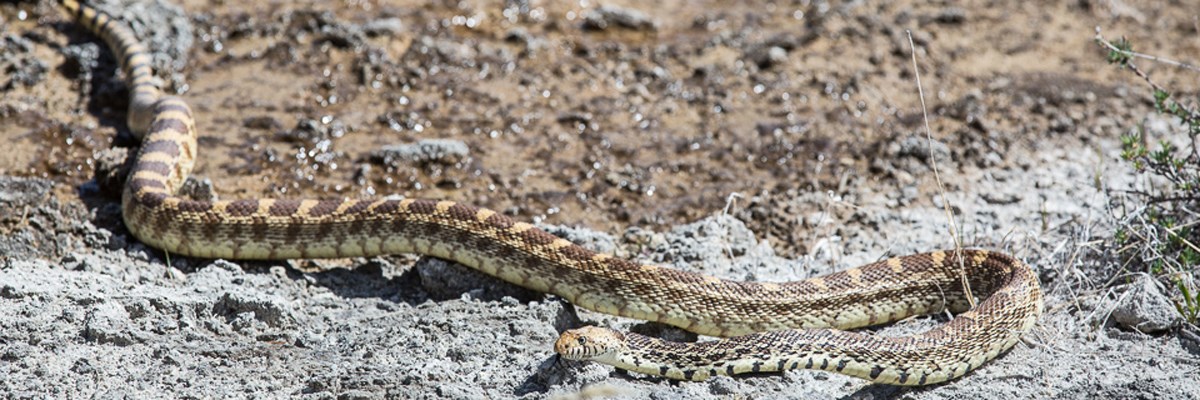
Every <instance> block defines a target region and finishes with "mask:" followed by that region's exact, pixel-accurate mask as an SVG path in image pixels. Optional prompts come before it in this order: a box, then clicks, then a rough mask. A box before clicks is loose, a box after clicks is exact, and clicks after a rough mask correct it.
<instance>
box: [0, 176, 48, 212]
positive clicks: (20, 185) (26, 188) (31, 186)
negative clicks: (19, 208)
mask: <svg viewBox="0 0 1200 400" xmlns="http://www.w3.org/2000/svg"><path fill="white" fill-rule="evenodd" d="M53 187H54V182H53V181H50V180H46V179H30V178H18V177H14V176H0V203H12V204H14V205H32V204H36V203H40V202H42V201H43V199H45V198H46V194H47V193H49V192H50V189H51V188H53Z"/></svg>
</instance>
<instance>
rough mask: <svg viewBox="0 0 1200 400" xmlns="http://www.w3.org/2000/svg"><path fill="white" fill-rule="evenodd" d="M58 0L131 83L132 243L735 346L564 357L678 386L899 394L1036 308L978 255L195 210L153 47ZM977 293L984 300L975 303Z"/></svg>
mask: <svg viewBox="0 0 1200 400" xmlns="http://www.w3.org/2000/svg"><path fill="white" fill-rule="evenodd" d="M59 3H60V4H61V5H62V6H63V7H64V8H65V9H66V10H68V11H69V12H70V13H71V14H72V16H73V17H74V18H75V19H76V20H77V21H78V22H79V23H80V24H82V25H83V26H85V27H87V29H88V30H90V31H91V32H93V33H95V34H96V35H98V36H99V37H101V38H103V39H104V40H105V41H106V42H107V44H108V47H109V48H110V49H111V50H112V51H113V52H114V53H115V54H116V58H117V60H118V63H119V64H120V67H121V71H122V73H123V74H124V76H125V78H126V80H127V84H128V85H129V87H130V88H131V101H130V106H129V112H128V116H127V117H128V125H129V128H130V130H131V131H133V132H134V133H135V134H137V135H139V136H140V138H141V140H142V144H141V148H140V150H139V151H138V154H137V156H136V158H135V161H134V164H133V167H132V168H131V170H130V174H129V176H128V178H127V180H126V183H125V188H124V191H123V195H122V199H121V209H122V213H123V218H124V221H125V226H126V227H127V228H128V229H129V231H130V232H131V233H132V234H133V235H134V236H135V237H137V238H138V240H140V241H142V242H143V243H145V244H147V245H150V246H153V247H155V248H158V249H161V250H163V251H166V252H169V253H176V254H183V255H187V256H192V257H202V258H230V259H288V258H327V257H355V256H371V255H379V254H392V253H419V254H424V255H429V256H434V257H439V258H444V259H448V260H453V261H456V262H458V263H460V264H463V265H466V266H468V267H471V268H474V269H477V270H479V271H482V272H484V273H487V274H489V275H492V276H495V277H498V278H500V279H503V280H505V281H508V282H511V283H514V284H517V285H520V286H523V287H526V288H529V289H533V290H537V291H542V292H547V293H553V294H555V295H558V296H561V297H562V298H564V299H566V300H567V301H570V302H571V303H573V304H576V305H578V306H581V307H584V308H587V309H591V310H595V311H599V312H603V313H608V314H614V315H619V316H624V317H629V318H637V319H642V320H648V321H657V322H661V323H664V324H668V325H673V326H676V327H679V328H683V329H686V330H689V331H692V332H695V333H698V334H703V335H711V336H720V337H728V338H726V339H719V340H712V341H702V342H697V343H676V342H667V341H663V340H659V339H655V338H650V337H646V336H642V335H638V334H635V333H621V332H616V331H612V330H608V329H604V328H597V327H584V328H581V329H576V330H569V331H567V332H564V333H563V334H562V336H561V337H560V338H559V340H558V341H557V343H556V344H555V350H556V352H557V353H558V354H560V355H562V356H563V357H565V358H568V359H577V360H595V361H599V362H603V363H607V364H612V365H615V366H617V367H619V368H623V369H628V370H632V371H637V372H641V373H646V374H653V375H662V376H666V377H669V378H674V379H690V380H702V379H705V378H707V377H709V376H712V375H717V374H724V375H733V374H739V373H745V372H766V371H781V370H789V369H798V368H807V369H821V370H826V371H834V372H839V373H842V374H847V375H852V376H856V377H861V378H864V379H869V380H872V381H875V382H880V383H887V384H896V385H925V384H933V383H938V382H944V381H947V380H950V379H954V378H957V377H959V376H962V375H963V374H966V373H967V372H968V371H971V370H972V369H974V368H977V367H979V366H980V365H982V364H984V363H985V362H987V361H988V360H991V359H993V358H995V357H997V356H998V355H999V354H1000V353H1002V352H1004V351H1006V350H1008V349H1010V348H1011V347H1012V346H1014V345H1015V344H1016V342H1017V341H1018V339H1019V337H1020V336H1021V335H1022V334H1023V333H1025V332H1027V331H1029V330H1030V329H1032V327H1033V325H1034V323H1035V322H1036V321H1037V318H1038V317H1039V316H1040V314H1041V312H1042V297H1041V289H1040V286H1039V284H1038V280H1037V277H1036V275H1035V274H1034V273H1033V271H1032V270H1031V269H1030V268H1029V266H1027V265H1026V264H1024V263H1023V262H1021V261H1019V260H1017V259H1015V258H1013V257H1011V256H1009V255H1005V254H1001V253H995V252H989V251H984V250H958V251H944V252H932V253H926V254H916V255H908V256H903V257H896V258H890V259H887V260H884V261H880V262H876V263H873V264H869V265H865V266H861V267H858V268H853V269H849V270H846V271H841V272H837V273H833V274H830V275H826V276H822V277H816V278H810V279H806V280H801V281H795V282H786V283H760V282H735V281H729V280H724V279H718V278H714V277H710V276H704V275H700V274H696V273H691V272H685V271H680V270H675V269H670V268H665V267H660V266H654V265H643V264H637V263H634V262H631V261H627V260H623V259H618V258H614V257H612V256H609V255H605V254H599V253H595V252H593V251H590V250H587V249H584V248H583V247H580V246H578V245H576V244H574V243H571V242H570V241H567V240H565V239H561V238H558V237H555V236H553V235H550V234H548V233H546V232H544V231H542V230H540V229H537V228H535V227H533V226H532V225H530V224H528V223H524V222H518V221H514V220H512V219H510V218H508V217H506V216H504V215H500V214H498V213H496V212H495V211H491V210H488V209H483V208H476V207H472V206H468V205H464V204H459V203H455V202H452V201H435V200H413V199H403V200H399V199H358V200H288V199H265V198H262V199H244V200H232V201H215V202H209V201H195V200H191V199H186V198H183V197H180V196H177V195H175V191H176V189H177V188H178V187H179V186H180V185H181V184H182V183H183V181H184V180H185V179H186V177H187V176H188V173H189V172H190V171H191V169H192V165H193V163H194V162H195V160H196V151H197V142H196V135H197V131H196V128H195V124H194V121H193V118H192V112H191V109H190V108H189V107H188V105H187V103H185V102H184V101H183V100H182V99H180V98H178V97H171V96H166V95H164V94H163V93H162V91H161V89H160V87H159V85H160V83H159V80H157V79H156V78H154V75H153V71H152V69H151V67H150V57H149V54H148V52H147V49H146V48H145V47H144V46H143V45H142V44H140V43H139V42H138V39H137V38H136V37H135V35H134V34H133V32H132V30H131V29H129V27H128V26H126V25H125V24H123V23H121V22H120V21H117V20H116V19H114V18H112V17H110V16H109V15H107V14H104V13H102V12H99V11H97V10H96V9H95V8H93V7H91V6H89V5H85V4H81V3H79V2H77V1H74V0H59ZM965 288H969V290H966V289H965ZM973 295H975V296H978V298H979V299H981V300H980V301H979V302H978V304H976V305H975V306H974V307H972V303H973V300H974V297H972V296H973ZM947 310H948V311H950V312H952V313H955V314H956V316H954V317H953V318H952V319H951V320H950V321H949V322H947V323H945V324H943V325H940V326H939V327H937V328H935V329H932V330H930V331H928V332H925V333H922V334H918V335H912V336H898V337H889V336H883V335H872V334H864V333H856V332H848V331H846V329H852V328H858V327H864V326H871V325H878V324H885V323H890V322H895V321H898V320H901V319H904V318H908V317H910V316H914V315H922V314H931V313H939V312H944V311H947Z"/></svg>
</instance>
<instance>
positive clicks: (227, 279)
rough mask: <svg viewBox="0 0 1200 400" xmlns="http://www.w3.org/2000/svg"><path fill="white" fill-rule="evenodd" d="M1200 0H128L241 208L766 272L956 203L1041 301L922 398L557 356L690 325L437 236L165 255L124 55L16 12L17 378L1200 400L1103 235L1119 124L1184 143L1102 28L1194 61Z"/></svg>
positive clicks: (1, 347) (0, 219) (279, 390)
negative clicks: (226, 256) (425, 221)
mask: <svg viewBox="0 0 1200 400" xmlns="http://www.w3.org/2000/svg"><path fill="white" fill-rule="evenodd" d="M235 3H236V4H235ZM1187 3H1188V2H1176V3H1166V4H1155V5H1142V4H1140V3H1137V4H1135V3H1133V2H1130V3H1124V2H1120V1H1106V2H1094V1H1071V2H1059V3H1052V4H1040V3H1026V2H1011V4H987V6H984V5H983V4H967V5H962V6H943V5H924V4H922V3H920V2H910V1H898V2H891V3H889V4H888V5H871V4H865V3H861V2H848V3H839V2H808V1H805V2H795V3H792V2H751V3H750V4H738V5H733V4H726V2H711V3H710V2H703V3H696V2H664V3H660V4H653V3H649V2H626V1H609V2H601V3H594V2H591V1H582V2H568V3H558V2H542V1H516V0H514V1H506V2H499V1H462V2H455V3H451V4H449V5H446V4H443V3H442V2H429V3H428V4H425V3H416V2H411V1H400V2H378V1H343V2H284V3H253V4H250V3H249V2H247V4H242V3H238V2H217V3H214V4H208V3H204V2H200V1H195V0H188V1H184V2H183V3H181V4H177V3H166V2H155V1H112V2H108V3H106V4H105V5H104V8H105V9H107V10H109V11H110V12H112V13H114V14H116V15H119V16H121V18H123V19H125V20H128V21H132V24H133V26H134V28H135V30H137V31H138V32H139V34H140V35H142V36H143V37H145V38H146V40H147V41H148V42H149V43H150V45H151V47H152V48H153V49H154V50H155V51H156V60H155V61H156V65H157V66H158V69H159V74H160V77H161V78H162V79H163V80H164V82H166V83H167V84H168V86H169V87H170V88H171V89H170V90H172V91H173V92H175V93H178V94H180V95H182V96H183V97H184V98H185V99H187V101H188V102H189V103H190V104H192V105H193V107H194V109H195V110H196V116H197V119H198V122H197V123H198V126H199V129H200V130H201V134H202V138H201V144H202V149H201V161H200V163H199V165H198V167H197V170H196V171H195V172H194V174H193V175H194V176H195V177H196V178H198V179H197V182H198V184H197V185H196V186H198V187H200V188H202V189H204V188H211V189H212V190H213V191H215V193H216V194H217V195H218V196H221V197H222V198H238V197H251V196H277V197H320V198H340V197H365V196H377V195H388V194H399V195H403V196H408V197H425V198H446V199H453V200H456V201H462V202H467V203H471V204H476V205H480V206H485V207H488V208H492V209H495V210H498V211H500V212H502V213H505V214H507V215H511V216H513V217H514V218H518V219H521V220H526V221H530V222H536V223H539V224H541V225H542V226H544V227H546V229H548V230H550V231H551V232H552V233H555V234H557V235H560V236H564V237H567V238H570V239H572V240H575V241H577V242H579V243H581V244H585V245H587V246H588V247H592V248H594V249H597V250H600V251H606V252H611V253H615V254H617V255H620V256H623V257H629V258H634V259H637V260H641V261H645V262H654V263H660V264H667V265H671V266H674V267H677V268H682V269H689V270H694V271H701V272H704V273H708V274H713V275H717V276H721V277H726V278H731V279H745V280H762V281H784V280H794V279H800V278H803V277H807V276H814V275H819V274H824V273H828V272H832V271H837V270H840V269H845V268H848V267H852V266H855V265H859V264H862V263H865V262H869V261H874V260H877V259H880V258H882V257H886V256H888V255H900V254H907V253H913V252H920V251H928V250H931V249H937V248H950V247H953V246H954V241H953V240H952V239H951V236H950V234H949V233H948V232H949V229H950V228H949V221H948V216H947V214H946V212H945V211H944V210H945V208H943V206H947V207H948V208H949V209H950V210H951V214H952V217H953V221H954V223H955V226H956V228H957V230H958V231H959V233H960V235H959V236H960V237H961V238H963V240H964V243H965V244H966V245H968V246H979V247H987V248H992V249H998V250H1004V251H1007V252H1010V253H1012V254H1015V255H1017V256H1018V257H1020V258H1022V259H1024V260H1026V261H1027V262H1029V263H1030V264H1031V265H1032V266H1033V267H1034V268H1035V270H1037V272H1038V274H1039V276H1040V278H1041V283H1042V288H1043V290H1044V292H1045V293H1046V313H1045V315H1044V316H1043V317H1042V319H1041V320H1040V321H1039V323H1038V326H1037V327H1036V328H1035V330H1034V331H1033V332H1032V333H1031V334H1029V335H1026V337H1025V339H1024V340H1023V342H1022V343H1020V344H1018V345H1017V346H1016V348H1014V349H1013V350H1012V351H1011V352H1009V353H1007V354H1005V355H1003V356H1002V357H1000V358H998V359H997V360H995V361H993V362H991V363H989V364H987V365H986V366H984V367H983V368H981V369H979V370H977V371H976V372H973V373H971V374H969V375H968V376H966V377H964V378H962V379H958V380H955V381H952V382H949V383H946V384H942V385H937V386H933V387H925V388H898V387H890V386H882V385H871V384H867V383H865V382H863V381H861V380H857V379H854V378H847V377H842V376H840V375H836V374H829V373H825V372H810V371H794V372H788V373H782V374H763V375H758V376H750V377H739V378H725V377H721V378H716V379H711V380H709V381H706V382H699V383H692V382H683V383H681V382H672V381H667V380H662V379H657V378H649V377H644V376H637V375H634V374H628V373H624V372H620V371H614V370H613V369H612V368H610V367H607V366H602V365H596V364H588V363H577V362H566V361H558V362H556V360H555V358H554V357H553V356H552V350H551V344H552V343H553V341H554V339H555V338H557V336H558V333H559V332H561V331H562V330H564V329H568V328H571V327H576V326H580V325H582V324H596V325H603V326H609V327H615V328H618V329H632V330H636V331H639V332H644V333H650V334H654V335H658V336H662V337H667V338H672V339H674V340H688V339H691V338H692V337H689V336H688V335H686V334H682V333H680V332H678V331H675V330H673V329H669V328H664V327H662V326H658V325H654V324H646V323H642V322H640V321H632V320H625V319H620V318H616V317H610V316H606V315H601V314H595V313H591V312H588V311H586V310H582V309H577V308H575V307H573V306H571V305H570V304H569V303H566V302H564V301H562V300H560V299H557V298H555V297H553V296H546V295H542V294H539V293H534V292H529V291H526V290H524V289H520V288H517V287H513V286H510V285H507V284H503V283H501V282H499V281H497V280H494V279H492V278H489V277H486V276H482V275H480V274H478V273H475V272H474V271H471V270H469V269H466V268H464V267H461V266H458V265H454V264H450V263H446V262H444V261H440V260H436V259H429V258H419V257H416V256H412V255H397V256H390V257H377V258H370V259H351V260H328V261H312V260H297V261H281V262H230V261H224V260H203V259H189V258H181V257H171V256H169V255H167V254H164V253H162V252H160V251H158V250H155V249H152V248H148V247H146V246H144V245H142V244H140V243H138V242H137V240H136V239H134V238H133V237H131V236H130V235H129V233H128V232H127V231H126V230H125V228H124V227H123V226H122V224H121V222H120V215H119V208H118V206H117V203H118V202H119V199H118V197H117V196H116V195H115V193H117V192H119V187H120V179H121V178H120V168H119V165H120V164H121V163H122V162H123V161H124V159H125V157H126V156H127V155H128V154H129V150H130V149H132V148H135V147H136V145H137V143H136V140H134V139H133V138H132V136H131V135H130V134H129V133H128V132H127V131H126V128H125V127H124V125H123V120H124V112H125V95H126V92H125V91H124V87H123V85H122V84H121V81H120V79H119V73H118V72H116V71H115V67H114V64H115V63H114V60H113V59H112V57H111V55H110V53H109V52H108V50H107V49H105V48H104V47H103V46H102V45H101V43H100V42H99V41H97V40H96V39H95V38H94V37H92V36H91V35H89V34H87V33H86V32H84V31H83V30H82V29H81V28H80V27H79V26H78V25H76V24H74V23H73V22H71V21H70V20H69V19H67V18H66V17H65V15H64V14H63V13H62V12H61V10H59V9H58V7H57V5H56V4H54V3H52V2H29V1H25V2H5V3H2V4H0V28H2V31H3V32H2V35H3V37H2V40H0V47H2V50H0V65H2V66H3V68H0V91H2V92H3V99H2V100H0V137H2V138H3V139H4V143H6V144H7V145H8V146H10V149H8V150H7V151H3V152H0V394H2V395H0V397H5V398H81V397H92V398H127V397H132V398H162V397H169V398H292V397H306V398H339V399H342V398H345V399H359V398H363V399H367V398H447V397H451V398H511V397H521V398H546V397H550V398H591V397H602V396H610V397H621V398H712V397H725V398H803V399H810V398H891V397H902V398H920V399H936V398H981V399H991V398H1004V399H1008V398H1046V397H1057V398H1200V383H1198V381H1197V380H1196V379H1195V376H1196V375H1197V373H1200V337H1197V336H1196V334H1195V333H1194V332H1195V330H1194V328H1188V327H1184V328H1180V324H1181V322H1180V320H1179V316H1178V314H1177V313H1176V312H1175V310H1174V308H1173V306H1172V304H1171V301H1170V297H1171V296H1175V295H1177V293H1176V292H1175V291H1174V289H1173V288H1164V287H1161V285H1159V284H1158V283H1157V280H1155V279H1152V278H1151V277H1150V276H1149V275H1147V274H1146V273H1145V272H1144V271H1138V270H1131V269H1128V268H1126V267H1125V266H1123V265H1121V264H1120V263H1119V262H1116V261H1115V260H1113V259H1109V258H1106V257H1104V254H1105V253H1106V252H1105V251H1104V250H1103V249H1104V247H1105V246H1106V245H1107V240H1106V239H1107V238H1108V237H1110V236H1111V235H1112V232H1113V230H1114V229H1115V224H1116V222H1114V221H1115V218H1114V215H1116V214H1117V213H1118V211H1119V210H1117V209H1116V207H1117V206H1115V205H1114V203H1113V202H1112V201H1111V198H1110V195H1111V193H1113V190H1120V189H1123V188H1127V187H1129V186H1130V185H1132V184H1134V183H1136V182H1137V179H1139V178H1137V177H1136V176H1134V175H1133V174H1132V172H1131V168H1129V166H1128V165H1125V164H1123V163H1122V162H1121V161H1119V158H1118V154H1119V151H1120V148H1119V141H1118V138H1119V136H1120V135H1121V134H1122V133H1125V132H1127V131H1128V130H1129V129H1131V128H1132V127H1133V126H1137V125H1141V126H1143V127H1144V128H1145V130H1146V132H1147V134H1148V136H1149V139H1151V140H1152V141H1157V140H1158V139H1168V140H1178V139H1179V138H1180V137H1181V135H1184V133H1182V131H1180V130H1179V127H1178V126H1175V125H1174V124H1173V123H1172V122H1171V121H1170V120H1168V119H1166V118H1164V117H1161V116H1158V115H1156V114H1155V113H1154V112H1153V108H1152V105H1151V103H1150V99H1149V94H1148V90H1147V89H1145V87H1144V85H1142V84H1141V83H1140V82H1139V81H1136V80H1135V79H1136V78H1134V77H1132V75H1130V74H1128V73H1127V72H1124V71H1120V70H1118V69H1117V68H1115V67H1112V66H1109V65H1107V64H1106V63H1105V62H1104V54H1103V52H1102V51H1101V50H1099V49H1098V48H1097V46H1096V45H1095V44H1094V43H1093V42H1092V38H1093V37H1094V36H1095V35H1096V32H1097V29H1098V28H1099V29H1101V30H1102V33H1103V34H1104V35H1106V36H1108V37H1112V38H1116V37H1119V36H1123V35H1124V36H1128V37H1129V38H1130V40H1131V41H1132V42H1133V43H1134V44H1135V48H1136V49H1137V50H1139V51H1144V52H1149V53H1154V54H1158V55H1165V56H1169V57H1171V58H1175V59H1182V60H1191V61H1193V62H1195V61H1196V60H1200V42H1197V41H1196V40H1195V38H1196V37H1198V35H1200V24H1198V23H1197V22H1196V21H1197V11H1196V10H1197V9H1200V8H1198V7H1196V6H1195V4H1191V5H1189V4H1187ZM908 30H911V31H912V38H913V43H914V44H915V47H916V53H917V57H918V64H919V66H920V68H921V73H922V74H921V80H922V84H923V89H924V94H925V98H926V100H927V101H928V104H929V110H930V124H931V128H932V132H933V140H934V141H933V142H932V143H930V142H929V141H928V140H927V139H926V136H925V133H924V125H923V119H922V114H921V103H920V100H919V96H918V92H917V89H916V85H915V82H914V74H913V69H912V61H911V59H910V52H909V40H908V37H907V35H906V31H908ZM1147 67H1148V69H1150V70H1151V73H1152V74H1154V76H1155V77H1156V79H1157V80H1159V81H1160V82H1161V83H1163V84H1166V85H1167V86H1169V87H1172V88H1175V89H1176V90H1177V91H1179V92H1178V93H1177V94H1178V95H1182V96H1183V97H1185V98H1188V97H1189V96H1190V98H1194V97H1195V94H1196V93H1197V91H1198V90H1200V88H1198V87H1197V85H1196V82H1197V79H1196V75H1195V73H1189V72H1187V71H1183V70H1178V69H1172V68H1169V67H1167V66H1164V65H1156V64H1151V65H1149V66H1147ZM934 167H936V168H937V170H936V172H937V175H935V171H934ZM939 178H940V181H941V182H942V186H943V187H944V190H945V195H944V196H943V195H941V194H940V190H941V189H939V186H938V184H937V181H938V179H939ZM943 321H944V318H941V317H934V318H921V319H915V320H912V321H907V322H904V323H901V324H898V325H896V326H891V327H886V328H883V329H879V330H878V334H885V335H886V334H904V333H911V332H917V331H921V330H925V329H929V328H930V327H931V326H935V325H936V324H938V323H941V322H943Z"/></svg>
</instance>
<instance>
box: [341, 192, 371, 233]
mask: <svg viewBox="0 0 1200 400" xmlns="http://www.w3.org/2000/svg"><path fill="white" fill-rule="evenodd" d="M374 203H375V201H374V200H355V201H354V204H353V205H351V206H350V207H347V208H346V211H343V212H342V214H345V215H354V214H358V213H361V212H363V211H367V209H368V208H370V207H371V204H374ZM354 231H355V232H357V231H358V230H354Z"/></svg>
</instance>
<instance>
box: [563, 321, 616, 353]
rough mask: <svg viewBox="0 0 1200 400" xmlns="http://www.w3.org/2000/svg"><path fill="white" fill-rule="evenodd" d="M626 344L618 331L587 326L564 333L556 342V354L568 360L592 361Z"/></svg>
mask: <svg viewBox="0 0 1200 400" xmlns="http://www.w3.org/2000/svg"><path fill="white" fill-rule="evenodd" d="M622 343H624V338H623V337H621V334H620V333H619V332H617V331H614V330H611V329H606V328H600V327H595V326H585V327H582V328H579V329H571V330H568V331H566V332H563V333H562V335H560V336H559V337H558V340H557V341H555V342H554V352H556V353H558V354H559V355H561V356H563V358H566V359H568V360H577V361H582V360H592V359H596V358H599V357H602V356H604V355H605V354H607V353H609V352H612V351H614V350H616V349H617V348H618V347H619V346H621V345H622Z"/></svg>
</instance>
